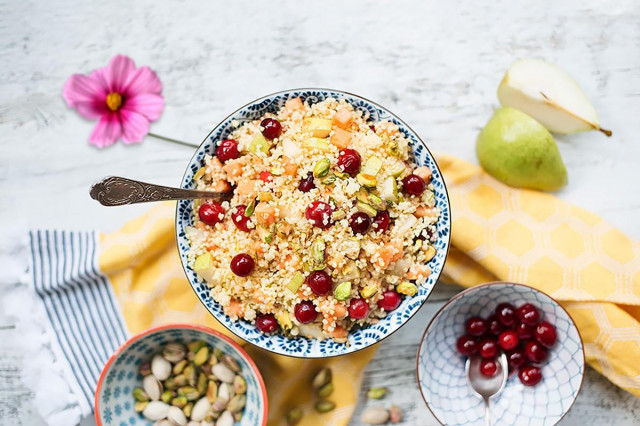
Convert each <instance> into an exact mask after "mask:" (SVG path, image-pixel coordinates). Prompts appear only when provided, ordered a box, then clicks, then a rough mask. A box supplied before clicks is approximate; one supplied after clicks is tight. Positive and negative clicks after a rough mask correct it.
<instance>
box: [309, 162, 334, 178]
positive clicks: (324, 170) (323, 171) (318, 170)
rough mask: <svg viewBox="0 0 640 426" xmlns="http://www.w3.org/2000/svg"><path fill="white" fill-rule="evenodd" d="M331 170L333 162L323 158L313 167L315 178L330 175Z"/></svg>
mask: <svg viewBox="0 0 640 426" xmlns="http://www.w3.org/2000/svg"><path fill="white" fill-rule="evenodd" d="M330 168H331V161H330V160H329V159H328V158H323V159H322V160H320V161H318V162H317V163H316V165H315V166H314V167H313V177H317V178H321V177H325V176H326V175H328V174H329V169H330Z"/></svg>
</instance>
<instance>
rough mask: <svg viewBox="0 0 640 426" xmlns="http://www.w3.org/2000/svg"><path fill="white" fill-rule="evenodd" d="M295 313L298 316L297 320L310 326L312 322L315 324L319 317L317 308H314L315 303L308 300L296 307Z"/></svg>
mask: <svg viewBox="0 0 640 426" xmlns="http://www.w3.org/2000/svg"><path fill="white" fill-rule="evenodd" d="M293 313H294V315H295V316H296V319H297V320H298V321H299V322H301V323H302V324H309V323H310V322H314V321H315V320H316V317H317V316H318V312H317V311H316V307H315V306H313V303H311V302H310V301H308V300H303V301H302V302H300V303H298V304H297V305H296V306H294V308H293Z"/></svg>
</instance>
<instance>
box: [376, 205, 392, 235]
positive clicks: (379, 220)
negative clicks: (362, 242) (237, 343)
mask: <svg viewBox="0 0 640 426" xmlns="http://www.w3.org/2000/svg"><path fill="white" fill-rule="evenodd" d="M390 222H391V218H390V217H389V212H388V211H386V210H383V211H381V212H378V214H377V215H376V217H374V218H373V229H374V230H375V231H376V232H387V230H388V229H389V223H390Z"/></svg>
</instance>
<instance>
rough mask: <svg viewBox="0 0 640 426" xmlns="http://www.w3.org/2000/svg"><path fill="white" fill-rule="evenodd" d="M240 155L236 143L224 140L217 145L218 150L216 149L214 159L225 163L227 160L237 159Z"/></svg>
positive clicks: (231, 140)
mask: <svg viewBox="0 0 640 426" xmlns="http://www.w3.org/2000/svg"><path fill="white" fill-rule="evenodd" d="M239 156H240V153H239V152H238V142H236V141H235V140H233V139H225V140H223V141H222V142H220V144H218V148H217V149H216V157H218V160H220V161H221V162H223V163H224V162H226V161H227V160H233V159H234V158H238V157H239Z"/></svg>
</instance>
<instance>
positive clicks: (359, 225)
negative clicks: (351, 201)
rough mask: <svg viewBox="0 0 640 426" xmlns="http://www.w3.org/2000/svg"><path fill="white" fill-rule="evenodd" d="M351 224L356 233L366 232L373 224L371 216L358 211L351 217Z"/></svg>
mask: <svg viewBox="0 0 640 426" xmlns="http://www.w3.org/2000/svg"><path fill="white" fill-rule="evenodd" d="M349 226H351V230H352V231H353V233H354V234H365V233H366V232H367V231H368V230H369V227H370V226H371V218H369V215H367V214H366V213H363V212H356V213H354V214H352V215H351V218H350V219H349Z"/></svg>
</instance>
